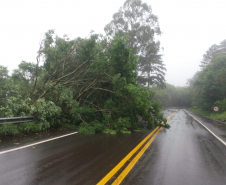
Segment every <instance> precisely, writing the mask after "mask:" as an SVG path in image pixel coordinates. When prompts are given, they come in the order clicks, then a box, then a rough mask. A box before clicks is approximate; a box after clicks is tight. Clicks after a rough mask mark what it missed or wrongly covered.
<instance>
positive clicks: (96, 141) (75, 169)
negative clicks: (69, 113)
mask: <svg viewBox="0 0 226 185" xmlns="http://www.w3.org/2000/svg"><path fill="white" fill-rule="evenodd" d="M147 134H148V132H136V133H132V134H120V133H119V134H116V135H110V134H95V135H82V134H75V135H72V136H68V137H65V138H61V139H57V140H54V141H50V142H47V143H43V144H40V145H37V146H34V147H29V148H25V149H21V150H18V151H13V152H10V153H5V154H1V155H0V184H1V185H14V184H15V185H26V184H32V185H33V184H46V185H47V184H48V185H50V184H54V185H55V184H60V185H62V184H67V185H70V184H85V185H86V184H87V185H89V184H96V183H97V182H98V181H99V180H101V179H102V178H103V177H104V176H105V175H106V173H108V172H109V171H110V170H111V169H112V168H113V167H114V166H115V165H117V164H118V163H119V162H120V161H121V159H122V158H124V157H125V156H126V155H127V154H128V153H129V152H130V151H131V150H132V149H133V148H134V147H135V146H136V145H137V144H138V143H139V142H140V141H141V140H142V139H143V138H144V137H145V136H146V135H147ZM3 148H6V146H4V147H3ZM0 151H2V148H1V150H0Z"/></svg>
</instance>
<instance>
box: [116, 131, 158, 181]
mask: <svg viewBox="0 0 226 185" xmlns="http://www.w3.org/2000/svg"><path fill="white" fill-rule="evenodd" d="M161 129H162V127H161V128H160V129H159V130H158V131H157V132H156V133H155V135H154V136H153V137H152V138H151V139H150V140H149V141H148V142H147V144H146V145H145V146H144V147H143V148H142V149H141V151H140V152H139V153H138V154H137V155H136V157H134V158H133V160H132V161H131V162H130V163H129V165H128V166H127V167H126V168H125V169H124V170H123V172H122V173H121V174H120V175H119V176H118V178H117V179H116V180H115V181H114V182H113V183H112V185H119V184H120V183H121V182H122V181H123V179H124V178H125V177H126V175H127V174H128V173H129V172H130V170H131V169H132V168H133V166H134V165H135V164H136V162H137V161H138V160H139V159H140V157H141V156H142V155H143V153H144V152H145V151H146V150H147V148H148V147H149V145H150V144H151V143H152V142H153V141H154V139H155V137H156V136H157V135H158V133H159V132H160V131H161Z"/></svg>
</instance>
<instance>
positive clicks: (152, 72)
mask: <svg viewBox="0 0 226 185" xmlns="http://www.w3.org/2000/svg"><path fill="white" fill-rule="evenodd" d="M105 32H106V33H107V34H108V35H113V36H114V35H116V34H119V36H125V35H127V36H128V39H127V41H126V45H127V46H128V47H130V48H131V49H132V51H133V53H134V54H136V55H138V57H139V58H138V66H137V69H136V70H137V72H138V78H137V81H138V82H139V83H141V84H147V83H148V86H149V85H151V84H156V85H158V86H161V87H164V86H165V84H164V82H165V77H164V75H165V71H166V69H165V65H164V64H163V61H162V58H161V55H160V54H159V51H160V42H159V41H156V40H155V36H156V35H160V34H161V31H160V28H159V23H158V18H157V16H155V15H154V14H152V9H151V6H148V5H147V4H146V3H142V1H141V0H126V1H125V3H124V5H123V7H121V8H120V9H119V11H118V12H117V13H115V14H114V15H113V20H112V21H111V22H110V23H109V24H107V25H106V26H105Z"/></svg>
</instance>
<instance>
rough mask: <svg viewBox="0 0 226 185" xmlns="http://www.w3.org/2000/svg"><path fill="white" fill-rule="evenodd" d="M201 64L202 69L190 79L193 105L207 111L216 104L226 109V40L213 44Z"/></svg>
mask: <svg viewBox="0 0 226 185" xmlns="http://www.w3.org/2000/svg"><path fill="white" fill-rule="evenodd" d="M200 66H201V68H202V70H201V71H199V72H197V73H196V74H195V75H194V77H193V78H191V79H189V80H188V86H189V89H190V91H191V93H192V105H193V106H197V107H199V108H201V109H202V110H205V111H210V110H212V109H213V107H214V106H218V107H219V108H220V111H221V112H222V111H226V99H225V97H226V40H224V41H223V42H221V43H220V44H219V45H213V46H211V47H210V48H209V50H208V51H207V52H206V54H204V55H203V60H202V61H201V65H200Z"/></svg>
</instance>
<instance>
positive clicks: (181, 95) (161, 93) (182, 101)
mask: <svg viewBox="0 0 226 185" xmlns="http://www.w3.org/2000/svg"><path fill="white" fill-rule="evenodd" d="M150 91H151V92H152V93H153V97H152V98H151V100H154V101H158V102H161V104H162V105H163V106H164V107H173V106H175V107H190V105H191V92H190V89H189V88H188V87H175V86H173V85H171V84H166V88H165V89H160V88H158V87H157V86H152V87H151V88H150Z"/></svg>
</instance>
